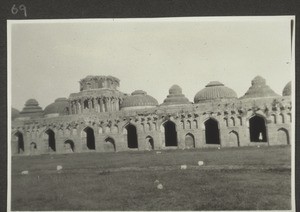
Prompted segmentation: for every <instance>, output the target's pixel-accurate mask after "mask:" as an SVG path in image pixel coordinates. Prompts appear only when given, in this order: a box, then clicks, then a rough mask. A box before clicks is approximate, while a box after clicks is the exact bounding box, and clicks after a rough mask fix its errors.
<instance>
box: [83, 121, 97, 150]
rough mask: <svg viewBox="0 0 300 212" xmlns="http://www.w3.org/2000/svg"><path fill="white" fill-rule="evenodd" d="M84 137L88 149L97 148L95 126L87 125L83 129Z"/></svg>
mask: <svg viewBox="0 0 300 212" xmlns="http://www.w3.org/2000/svg"><path fill="white" fill-rule="evenodd" d="M81 135H82V137H83V139H85V142H86V146H87V148H88V149H91V150H94V149H96V145H95V134H94V130H93V128H91V127H89V126H87V127H85V128H84V129H83V130H82V134H81Z"/></svg>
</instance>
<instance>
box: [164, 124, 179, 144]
mask: <svg viewBox="0 0 300 212" xmlns="http://www.w3.org/2000/svg"><path fill="white" fill-rule="evenodd" d="M164 127H165V141H166V146H177V132H176V126H175V124H174V123H173V122H171V121H167V122H166V123H165V124H164Z"/></svg>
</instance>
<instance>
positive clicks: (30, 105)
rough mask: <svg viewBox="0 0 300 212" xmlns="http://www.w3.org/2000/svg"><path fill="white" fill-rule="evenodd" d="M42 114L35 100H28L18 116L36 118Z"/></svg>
mask: <svg viewBox="0 0 300 212" xmlns="http://www.w3.org/2000/svg"><path fill="white" fill-rule="evenodd" d="M42 114H43V110H42V108H41V107H40V106H39V103H38V102H37V101H36V100H35V99H28V100H27V101H26V103H25V107H24V108H23V110H22V111H21V112H20V116H22V117H36V116H42Z"/></svg>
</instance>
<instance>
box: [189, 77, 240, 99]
mask: <svg viewBox="0 0 300 212" xmlns="http://www.w3.org/2000/svg"><path fill="white" fill-rule="evenodd" d="M235 98H237V94H236V92H235V91H234V90H232V89H231V88H228V87H226V86H224V84H222V83H220V82H218V81H212V82H210V83H208V84H207V85H206V86H205V88H203V89H202V90H200V91H199V92H198V93H197V94H196V95H195V97H194V102H195V103H201V102H207V101H212V100H218V99H235Z"/></svg>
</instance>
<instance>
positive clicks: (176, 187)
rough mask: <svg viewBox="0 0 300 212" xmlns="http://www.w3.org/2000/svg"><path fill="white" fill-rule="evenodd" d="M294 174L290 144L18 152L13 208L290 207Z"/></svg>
mask: <svg viewBox="0 0 300 212" xmlns="http://www.w3.org/2000/svg"><path fill="white" fill-rule="evenodd" d="M200 160H201V161H204V165H203V166H198V165H197V162H198V161H200ZM183 164H185V165H187V169H186V170H181V169H180V165H183ZM57 165H62V166H63V169H62V171H60V172H58V171H56V166H57ZM23 170H28V171H29V174H28V175H21V171H23ZM290 178H291V170H290V147H289V146H277V147H260V148H257V147H243V148H224V149H220V150H218V149H194V150H168V151H161V154H157V153H156V151H151V152H137V151H131V152H120V153H80V154H76V153H75V154H63V155H41V156H29V157H13V158H12V210H39V211H41V210H258V209H259V210H269V209H273V210H275V209H276V210H284V209H290V208H291V204H290V201H291V188H290V187H291V180H290ZM155 180H159V182H161V183H162V185H163V186H164V188H163V189H161V190H159V189H157V187H156V185H155V183H154V181H155Z"/></svg>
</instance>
